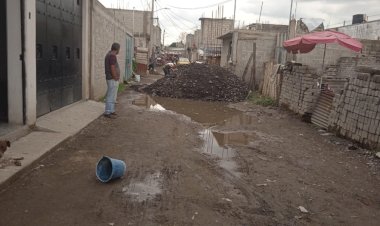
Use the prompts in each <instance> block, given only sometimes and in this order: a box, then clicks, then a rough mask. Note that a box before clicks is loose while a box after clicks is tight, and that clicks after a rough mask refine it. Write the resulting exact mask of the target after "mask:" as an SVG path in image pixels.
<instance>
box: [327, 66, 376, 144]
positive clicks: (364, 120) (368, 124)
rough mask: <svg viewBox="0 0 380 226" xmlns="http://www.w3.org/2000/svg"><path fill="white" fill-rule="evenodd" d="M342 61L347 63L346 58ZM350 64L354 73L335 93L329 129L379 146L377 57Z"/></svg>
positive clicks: (363, 142) (364, 142) (358, 140)
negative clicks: (339, 92)
mask: <svg viewBox="0 0 380 226" xmlns="http://www.w3.org/2000/svg"><path fill="white" fill-rule="evenodd" d="M344 63H345V64H346V65H347V64H349V62H348V59H346V60H345V62H344ZM351 63H352V66H353V67H351V68H354V70H352V72H351V73H352V74H353V76H352V77H351V78H350V79H349V82H348V83H347V84H346V87H345V90H344V92H343V94H341V95H340V94H336V96H335V98H334V102H333V111H332V112H331V114H330V117H329V128H330V129H332V130H334V131H336V132H337V133H339V134H340V135H342V136H345V137H347V138H350V139H353V140H355V141H357V142H360V143H362V144H364V145H367V146H369V147H372V148H375V147H379V146H380V107H379V103H380V66H379V65H380V60H379V59H370V60H368V61H364V62H363V61H362V60H361V61H359V65H358V62H357V61H356V62H355V61H351ZM356 65H357V66H356ZM362 65H367V66H362Z"/></svg>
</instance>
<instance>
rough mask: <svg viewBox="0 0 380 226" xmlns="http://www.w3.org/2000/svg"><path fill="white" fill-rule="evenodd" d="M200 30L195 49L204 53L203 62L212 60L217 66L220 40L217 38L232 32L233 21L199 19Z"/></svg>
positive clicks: (220, 45) (220, 46) (219, 54)
mask: <svg viewBox="0 0 380 226" xmlns="http://www.w3.org/2000/svg"><path fill="white" fill-rule="evenodd" d="M199 20H200V21H201V30H200V34H199V36H200V37H199V42H198V46H197V48H198V49H200V50H202V51H203V52H204V58H205V60H208V61H211V60H212V59H213V58H214V60H216V62H217V64H219V61H220V56H221V49H222V40H220V39H218V37H219V36H221V35H223V34H225V33H227V32H229V31H231V30H233V28H234V21H233V20H230V19H225V18H204V17H202V18H200V19H199Z"/></svg>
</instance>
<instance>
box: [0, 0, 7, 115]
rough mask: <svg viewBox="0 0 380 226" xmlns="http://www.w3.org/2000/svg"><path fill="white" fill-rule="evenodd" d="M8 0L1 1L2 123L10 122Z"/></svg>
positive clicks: (0, 82)
mask: <svg viewBox="0 0 380 226" xmlns="http://www.w3.org/2000/svg"><path fill="white" fill-rule="evenodd" d="M6 12H7V11H6V0H0V121H2V122H7V121H8V71H7V55H8V54H7V20H6V15H7V13H6Z"/></svg>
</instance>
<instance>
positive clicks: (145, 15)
mask: <svg viewBox="0 0 380 226" xmlns="http://www.w3.org/2000/svg"><path fill="white" fill-rule="evenodd" d="M108 10H109V11H110V12H111V13H112V14H113V15H114V16H115V17H116V18H117V20H118V21H120V22H121V23H122V24H123V26H124V27H126V29H127V30H129V31H132V32H133V33H134V37H135V39H136V41H135V43H136V46H137V47H144V48H146V47H148V45H149V40H150V39H151V40H152V45H153V46H157V47H161V33H162V31H161V28H160V27H158V26H153V28H152V32H153V33H152V35H151V25H152V19H151V18H152V13H151V12H150V11H139V10H124V9H108Z"/></svg>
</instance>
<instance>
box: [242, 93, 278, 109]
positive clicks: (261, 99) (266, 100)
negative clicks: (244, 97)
mask: <svg viewBox="0 0 380 226" xmlns="http://www.w3.org/2000/svg"><path fill="white" fill-rule="evenodd" d="M248 100H249V101H250V102H252V103H253V104H257V105H261V106H264V107H268V106H276V105H277V103H276V101H275V100H274V99H272V98H271V97H267V96H263V95H261V94H259V93H256V92H253V93H251V94H250V95H249V96H248Z"/></svg>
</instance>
